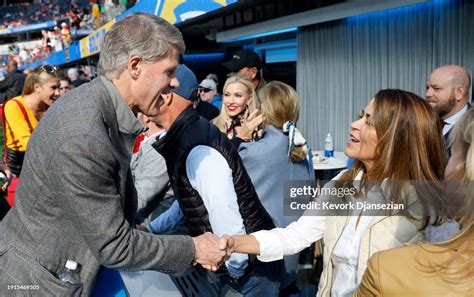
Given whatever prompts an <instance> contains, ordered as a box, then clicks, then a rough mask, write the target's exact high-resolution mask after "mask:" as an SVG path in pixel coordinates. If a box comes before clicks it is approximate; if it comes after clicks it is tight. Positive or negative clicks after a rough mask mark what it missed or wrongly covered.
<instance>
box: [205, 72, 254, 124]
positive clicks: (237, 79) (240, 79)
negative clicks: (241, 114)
mask: <svg viewBox="0 0 474 297" xmlns="http://www.w3.org/2000/svg"><path fill="white" fill-rule="evenodd" d="M234 83H240V84H242V85H244V86H245V92H246V94H247V95H248V96H249V97H250V98H251V102H250V104H249V105H248V107H249V110H248V111H249V113H251V112H253V111H254V110H256V109H257V108H258V104H259V103H258V98H257V95H256V94H255V90H254V88H253V85H252V82H251V81H250V80H249V79H248V78H246V77H244V76H240V75H232V76H230V77H229V78H228V79H227V80H226V81H225V84H224V88H223V89H222V93H223V94H224V93H225V90H226V89H227V87H228V86H229V85H230V84H234ZM222 96H224V95H222ZM228 119H229V115H228V114H227V110H226V108H225V106H224V104H223V105H222V107H221V112H220V113H219V115H218V116H217V117H216V118H215V119H214V120H213V121H212V123H213V124H214V125H216V127H217V128H218V129H219V130H220V131H221V132H222V133H226V132H227V131H226V127H225V123H226V121H227V120H228Z"/></svg>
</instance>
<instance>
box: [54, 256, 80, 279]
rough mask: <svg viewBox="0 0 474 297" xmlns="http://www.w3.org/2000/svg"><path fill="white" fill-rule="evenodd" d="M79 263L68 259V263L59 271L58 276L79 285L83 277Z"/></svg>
mask: <svg viewBox="0 0 474 297" xmlns="http://www.w3.org/2000/svg"><path fill="white" fill-rule="evenodd" d="M77 266H78V264H77V262H75V261H72V260H67V261H66V265H65V266H64V268H63V269H61V270H60V271H59V273H58V278H59V279H60V280H62V281H63V282H65V283H70V284H73V285H78V284H80V283H81V277H80V276H79V269H78V267H77Z"/></svg>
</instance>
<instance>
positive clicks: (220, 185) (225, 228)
mask: <svg viewBox="0 0 474 297" xmlns="http://www.w3.org/2000/svg"><path fill="white" fill-rule="evenodd" d="M186 175H187V177H188V179H189V182H190V183H191V185H192V187H193V188H194V189H195V190H196V191H198V193H199V195H200V196H201V198H202V200H203V202H204V206H205V207H206V209H207V212H208V213H209V222H210V224H211V227H212V231H213V233H214V234H216V235H219V236H220V235H223V234H246V231H245V227H244V221H243V219H242V217H241V215H240V211H239V205H238V204H237V194H236V193H235V189H234V181H233V177H232V170H231V169H230V167H229V165H228V164H227V161H226V160H225V158H224V157H223V156H222V155H221V153H219V152H218V151H217V150H215V149H213V148H211V147H209V146H205V145H198V146H196V147H194V148H193V149H192V150H191V152H190V153H189V155H188V157H187V159H186ZM225 264H226V267H227V270H228V271H229V273H230V274H231V275H232V276H234V277H241V276H242V275H244V272H245V268H246V267H247V266H248V255H247V254H239V253H233V254H232V256H231V257H230V258H229V260H227V261H226V263H225Z"/></svg>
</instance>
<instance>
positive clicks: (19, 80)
mask: <svg viewBox="0 0 474 297" xmlns="http://www.w3.org/2000/svg"><path fill="white" fill-rule="evenodd" d="M7 71H8V75H7V76H6V77H5V79H4V80H3V81H2V82H0V103H3V102H5V100H7V99H11V98H13V97H16V96H19V95H21V92H22V91H23V85H24V84H25V79H26V75H25V74H23V72H21V71H19V70H18V64H17V62H16V61H15V60H13V59H10V60H9V61H8V65H7Z"/></svg>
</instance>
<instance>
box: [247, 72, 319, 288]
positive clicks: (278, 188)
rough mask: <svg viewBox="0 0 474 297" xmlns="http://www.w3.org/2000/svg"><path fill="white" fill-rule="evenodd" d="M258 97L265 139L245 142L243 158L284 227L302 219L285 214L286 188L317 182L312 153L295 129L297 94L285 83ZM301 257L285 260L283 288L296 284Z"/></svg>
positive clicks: (263, 198) (265, 89)
mask: <svg viewBox="0 0 474 297" xmlns="http://www.w3.org/2000/svg"><path fill="white" fill-rule="evenodd" d="M258 97H259V99H260V101H261V103H262V109H263V111H264V116H265V121H264V133H263V137H262V138H261V139H259V140H258V141H254V142H248V143H242V144H241V145H240V146H239V155H240V157H241V158H242V162H243V163H244V167H245V169H246V170H247V173H248V174H249V176H250V179H251V180H252V183H253V185H254V186H255V190H256V191H257V194H258V197H259V198H260V201H261V202H262V204H263V206H264V207H265V209H266V210H267V212H268V213H269V214H270V216H271V217H272V219H273V221H274V222H275V226H276V227H279V228H284V227H286V226H288V225H289V224H290V223H292V222H293V221H295V220H297V219H298V217H296V216H289V215H284V209H283V199H284V185H285V183H287V182H289V181H313V180H314V171H313V164H312V161H311V155H310V153H309V152H310V151H311V150H310V149H309V147H308V145H307V144H306V140H305V139H304V138H303V136H302V134H301V133H300V132H299V131H298V129H297V128H296V126H295V125H296V122H297V121H298V116H299V112H300V101H299V98H298V95H297V94H296V91H295V90H294V89H293V88H292V87H290V86H289V85H287V84H285V83H282V82H279V81H271V82H269V83H268V84H267V85H265V86H264V87H263V88H262V89H260V91H259V92H258ZM269 152H271V153H269ZM298 258H299V255H298V254H295V255H292V256H287V257H285V258H284V261H285V268H286V269H285V271H284V272H283V274H282V276H281V285H280V289H285V288H287V287H289V286H290V285H291V284H292V283H294V282H295V281H296V278H297V276H298V271H297V267H298ZM293 289H295V287H294V286H293Z"/></svg>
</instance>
